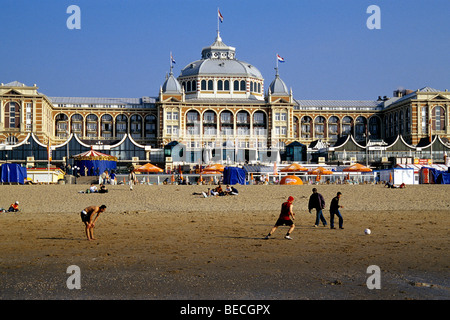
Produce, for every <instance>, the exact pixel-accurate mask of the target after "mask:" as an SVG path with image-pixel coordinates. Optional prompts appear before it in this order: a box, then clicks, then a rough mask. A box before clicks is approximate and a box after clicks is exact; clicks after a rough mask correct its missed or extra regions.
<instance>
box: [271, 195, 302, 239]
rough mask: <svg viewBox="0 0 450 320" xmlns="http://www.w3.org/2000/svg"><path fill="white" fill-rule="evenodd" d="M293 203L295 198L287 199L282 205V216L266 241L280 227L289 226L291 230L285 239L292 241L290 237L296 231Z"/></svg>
mask: <svg viewBox="0 0 450 320" xmlns="http://www.w3.org/2000/svg"><path fill="white" fill-rule="evenodd" d="M293 202H294V197H289V198H288V199H287V201H286V202H284V203H283V204H282V205H281V212H280V216H279V218H278V220H277V221H276V222H275V225H274V226H273V228H272V229H271V230H270V232H269V234H268V235H267V236H266V237H265V238H264V239H266V240H267V239H269V238H270V237H271V236H272V234H273V233H274V232H275V230H277V228H278V227H279V226H283V225H286V226H289V227H290V228H289V230H288V232H287V233H286V236H285V237H284V238H285V239H288V240H292V238H291V236H290V235H291V233H292V231H294V228H295V224H294V220H295V214H294V211H293V207H294V205H293V204H292V203H293Z"/></svg>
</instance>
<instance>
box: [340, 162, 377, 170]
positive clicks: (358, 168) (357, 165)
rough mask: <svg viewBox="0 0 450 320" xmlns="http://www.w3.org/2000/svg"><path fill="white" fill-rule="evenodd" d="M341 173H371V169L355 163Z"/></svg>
mask: <svg viewBox="0 0 450 320" xmlns="http://www.w3.org/2000/svg"><path fill="white" fill-rule="evenodd" d="M342 171H344V172H372V169H370V168H368V167H366V166H363V165H362V164H359V163H355V164H352V165H351V166H350V167H347V168H344V169H343V170H342Z"/></svg>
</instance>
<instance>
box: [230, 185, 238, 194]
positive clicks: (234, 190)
mask: <svg viewBox="0 0 450 320" xmlns="http://www.w3.org/2000/svg"><path fill="white" fill-rule="evenodd" d="M238 194H239V191H238V190H237V189H236V188H235V187H231V195H233V196H237V195H238Z"/></svg>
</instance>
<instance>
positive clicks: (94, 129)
mask: <svg viewBox="0 0 450 320" xmlns="http://www.w3.org/2000/svg"><path fill="white" fill-rule="evenodd" d="M86 137H88V138H92V139H94V138H97V137H98V117H97V115H95V114H92V113H91V114H89V115H88V116H87V117H86Z"/></svg>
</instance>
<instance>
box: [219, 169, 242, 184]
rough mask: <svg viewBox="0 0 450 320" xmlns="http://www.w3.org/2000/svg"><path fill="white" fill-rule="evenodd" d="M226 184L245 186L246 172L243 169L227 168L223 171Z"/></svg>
mask: <svg viewBox="0 0 450 320" xmlns="http://www.w3.org/2000/svg"><path fill="white" fill-rule="evenodd" d="M223 183H224V184H231V185H233V184H237V183H239V184H245V171H244V170H243V169H241V168H236V167H226V168H225V169H224V170H223Z"/></svg>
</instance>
